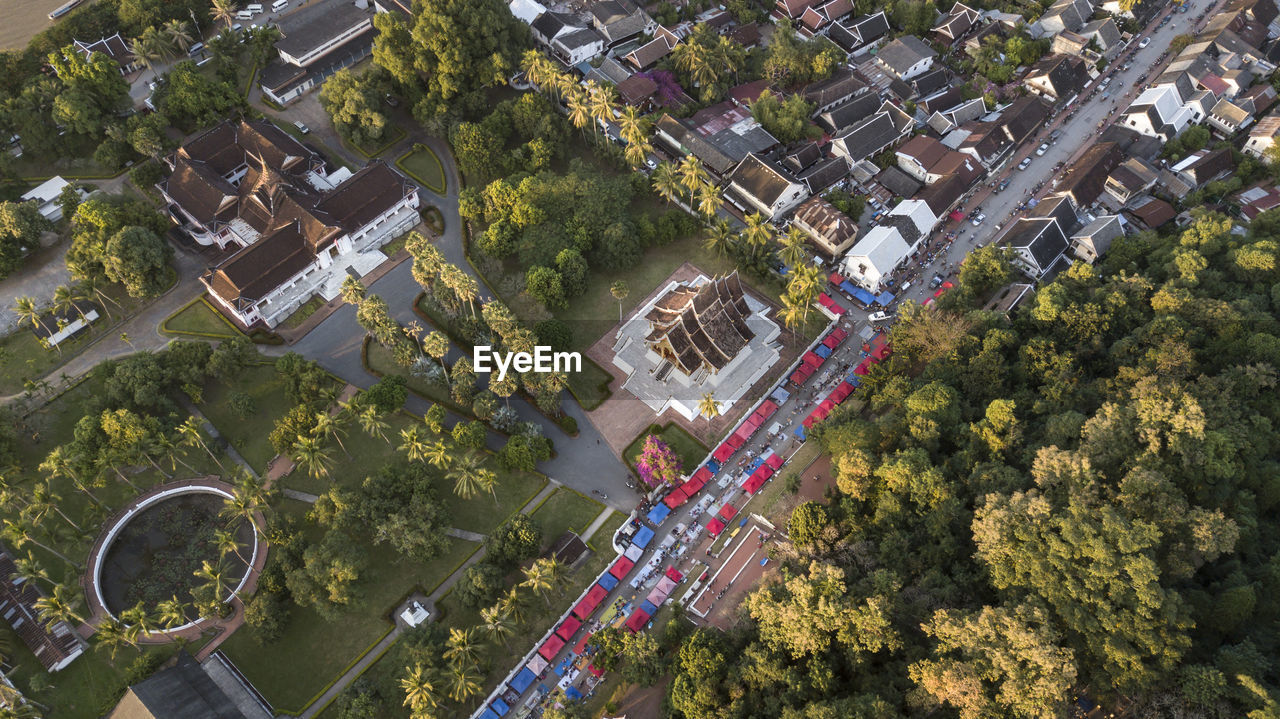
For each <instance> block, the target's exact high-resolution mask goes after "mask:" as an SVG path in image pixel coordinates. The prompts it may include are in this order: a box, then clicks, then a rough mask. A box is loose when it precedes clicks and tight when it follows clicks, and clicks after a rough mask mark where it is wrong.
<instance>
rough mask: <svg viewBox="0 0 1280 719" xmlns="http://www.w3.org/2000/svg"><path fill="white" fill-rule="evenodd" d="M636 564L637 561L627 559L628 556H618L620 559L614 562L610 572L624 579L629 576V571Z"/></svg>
mask: <svg viewBox="0 0 1280 719" xmlns="http://www.w3.org/2000/svg"><path fill="white" fill-rule="evenodd" d="M634 566H636V563H635V562H633V561H631V560H630V559H627V558H626V557H618V561H616V562H614V563H613V566H612V567H609V573H610V574H612V575H613V576H614V577H617V578H618V579H622V578H623V577H625V576H627V573H628V572H630V571H631V568H632V567H634Z"/></svg>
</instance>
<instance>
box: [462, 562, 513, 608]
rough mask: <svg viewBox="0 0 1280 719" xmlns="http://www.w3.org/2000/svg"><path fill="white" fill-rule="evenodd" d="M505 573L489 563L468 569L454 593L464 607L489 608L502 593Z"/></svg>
mask: <svg viewBox="0 0 1280 719" xmlns="http://www.w3.org/2000/svg"><path fill="white" fill-rule="evenodd" d="M502 575H503V571H502V569H500V568H499V567H498V566H497V565H495V564H493V563H492V562H489V561H484V562H480V563H479V564H475V565H472V566H470V567H467V570H466V571H465V572H463V573H462V578H461V579H459V580H458V583H457V584H455V585H454V587H453V593H454V595H455V596H456V597H457V598H458V601H459V602H461V603H462V606H464V607H471V608H472V609H475V608H477V607H484V606H488V605H490V604H492V603H493V601H494V600H495V599H497V598H498V595H499V594H501V593H502V589H503V582H502Z"/></svg>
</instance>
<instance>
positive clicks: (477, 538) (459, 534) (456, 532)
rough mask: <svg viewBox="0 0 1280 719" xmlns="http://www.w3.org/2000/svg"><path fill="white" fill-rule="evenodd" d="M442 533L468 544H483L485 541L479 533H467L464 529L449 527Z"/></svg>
mask: <svg viewBox="0 0 1280 719" xmlns="http://www.w3.org/2000/svg"><path fill="white" fill-rule="evenodd" d="M444 533H445V534H447V535H449V536H450V537H456V538H457V539H465V540H467V541H468V542H483V541H484V540H485V536H484V535H483V534H480V533H479V532H468V531H467V530H465V529H458V528H457V527H449V528H448V529H446V530H444Z"/></svg>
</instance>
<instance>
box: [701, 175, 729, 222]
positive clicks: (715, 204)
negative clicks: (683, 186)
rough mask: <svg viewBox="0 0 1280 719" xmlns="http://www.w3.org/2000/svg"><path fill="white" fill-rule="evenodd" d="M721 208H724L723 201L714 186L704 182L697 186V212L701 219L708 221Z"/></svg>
mask: <svg viewBox="0 0 1280 719" xmlns="http://www.w3.org/2000/svg"><path fill="white" fill-rule="evenodd" d="M722 206H724V199H723V198H721V197H720V193H719V192H717V191H716V186H715V185H713V184H711V183H710V182H704V183H703V184H701V185H699V186H698V212H699V213H701V214H702V216H703V217H705V218H706V219H708V220H710V219H711V218H713V217H715V216H716V213H717V212H719V211H720V208H721V207H722Z"/></svg>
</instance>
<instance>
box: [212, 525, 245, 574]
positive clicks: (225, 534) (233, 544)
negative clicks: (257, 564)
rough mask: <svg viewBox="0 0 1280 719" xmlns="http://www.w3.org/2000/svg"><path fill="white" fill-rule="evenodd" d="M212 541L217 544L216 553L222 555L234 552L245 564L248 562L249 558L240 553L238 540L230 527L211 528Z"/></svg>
mask: <svg viewBox="0 0 1280 719" xmlns="http://www.w3.org/2000/svg"><path fill="white" fill-rule="evenodd" d="M213 543H214V544H216V545H217V546H218V553H219V554H221V555H222V556H224V557H225V556H226V555H228V554H234V555H236V557H237V558H239V559H240V561H242V562H244V563H245V565H248V564H249V560H247V559H245V558H244V555H243V554H241V553H240V542H239V540H237V539H236V533H235V532H233V531H231V530H230V529H226V528H225V527H223V528H219V529H215V530H213Z"/></svg>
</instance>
